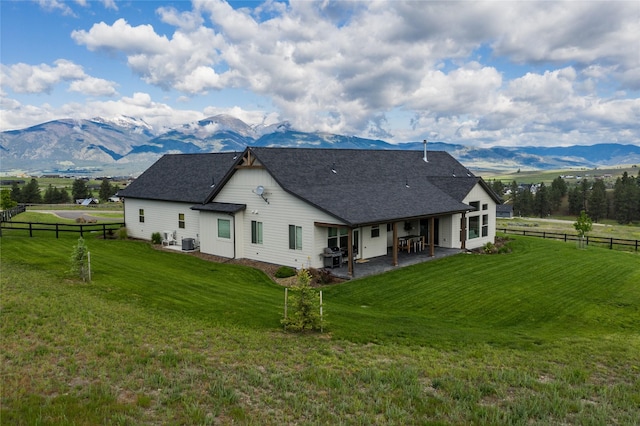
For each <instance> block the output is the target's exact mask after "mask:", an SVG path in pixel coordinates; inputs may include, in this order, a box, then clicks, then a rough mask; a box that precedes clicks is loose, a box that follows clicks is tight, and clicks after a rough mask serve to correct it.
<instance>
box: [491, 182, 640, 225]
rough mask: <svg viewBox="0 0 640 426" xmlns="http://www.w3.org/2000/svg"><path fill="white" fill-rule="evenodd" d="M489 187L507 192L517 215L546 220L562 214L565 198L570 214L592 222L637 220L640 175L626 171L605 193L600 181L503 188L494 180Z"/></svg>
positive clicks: (500, 192)
mask: <svg viewBox="0 0 640 426" xmlns="http://www.w3.org/2000/svg"><path fill="white" fill-rule="evenodd" d="M492 188H493V190H494V191H495V192H496V193H497V194H504V193H505V189H509V199H508V201H509V202H510V204H511V205H512V206H513V214H514V215H516V216H538V217H546V216H549V215H552V214H558V213H560V214H562V213H565V212H562V211H561V206H562V201H563V199H565V197H566V199H567V204H568V211H567V212H566V213H568V214H570V215H576V216H578V215H580V212H582V211H585V212H587V214H588V215H589V217H590V218H591V219H593V220H594V221H595V222H598V221H600V220H602V219H615V220H616V221H618V222H619V223H621V224H625V223H631V222H633V221H638V220H640V172H638V176H637V177H633V176H631V175H629V174H628V173H627V172H626V171H625V172H624V173H623V175H622V177H619V178H617V179H616V182H615V184H614V186H613V191H607V187H606V185H605V182H604V181H603V180H602V179H594V180H588V179H586V178H585V179H582V180H581V181H580V183H578V184H577V185H572V186H571V187H569V186H568V185H567V184H566V182H565V181H564V179H563V178H562V177H560V176H558V177H557V178H555V179H554V180H553V182H551V186H546V185H545V184H544V183H541V184H539V185H536V186H533V185H518V184H517V183H516V181H513V182H511V184H510V185H509V186H508V187H506V186H505V185H504V184H503V183H502V182H501V181H495V180H494V181H493V182H492Z"/></svg>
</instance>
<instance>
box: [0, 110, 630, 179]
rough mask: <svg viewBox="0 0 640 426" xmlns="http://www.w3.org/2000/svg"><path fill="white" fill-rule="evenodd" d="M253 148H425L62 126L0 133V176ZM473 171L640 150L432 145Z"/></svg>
mask: <svg viewBox="0 0 640 426" xmlns="http://www.w3.org/2000/svg"><path fill="white" fill-rule="evenodd" d="M247 146H273V147H307V148H342V149H412V150H422V149H423V143H422V142H406V143H400V144H391V143H389V142H385V141H382V140H374V139H365V138H359V137H354V136H342V135H336V134H330V133H322V132H300V131H297V130H295V129H293V128H292V126H291V125H290V124H289V123H288V122H282V123H277V124H273V125H269V126H265V125H257V126H250V125H248V124H246V123H245V122H243V121H242V120H239V119H237V118H234V117H231V116H228V115H216V116H213V117H209V118H206V119H204V120H200V121H198V122H194V123H186V124H184V125H182V126H179V127H175V128H171V129H162V130H160V131H158V130H155V129H153V128H152V126H150V125H149V124H147V123H146V122H144V121H143V120H140V119H137V118H134V117H125V116H122V117H118V118H116V119H110V120H107V119H103V118H94V119H91V120H72V119H62V120H55V121H50V122H46V123H42V124H38V125H35V126H32V127H29V128H26V129H21V130H10V131H4V132H1V133H0V160H1V161H0V173H2V174H12V173H15V172H23V173H28V174H48V173H53V174H69V175H78V174H89V175H119V176H123V175H131V174H133V175H137V174H139V173H141V172H142V171H144V170H145V169H146V168H147V167H149V166H150V165H151V164H152V163H153V162H155V161H156V160H157V159H158V158H159V157H160V156H162V155H163V154H167V153H201V152H221V151H242V150H244V149H245V147H247ZM428 149H429V150H430V151H432V150H433V151H447V152H449V153H450V154H451V155H452V156H453V157H455V158H456V159H457V160H458V161H460V162H461V163H463V164H464V165H466V166H467V167H469V168H470V169H472V170H476V171H482V170H502V171H508V170H516V169H525V170H531V169H540V170H548V169H568V168H595V167H604V166H614V165H619V164H635V163H640V146H638V145H623V144H615V143H602V144H597V145H591V146H583V145H575V146H568V147H531V146H527V147H488V148H480V147H474V146H467V145H461V144H448V143H442V142H429V143H428Z"/></svg>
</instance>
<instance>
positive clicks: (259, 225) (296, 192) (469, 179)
mask: <svg viewBox="0 0 640 426" xmlns="http://www.w3.org/2000/svg"><path fill="white" fill-rule="evenodd" d="M117 195H118V196H119V197H122V198H123V199H124V212H125V222H126V226H127V230H128V233H129V235H130V236H132V237H134V238H142V239H147V240H150V239H151V234H153V233H154V232H164V231H168V232H172V233H174V234H173V235H174V236H175V238H176V240H178V241H184V239H190V240H194V241H195V245H196V246H198V245H199V247H200V251H201V252H203V253H208V254H213V255H218V256H223V257H227V258H236V259H240V258H246V259H252V260H258V261H264V262H269V263H274V264H279V265H287V266H292V267H312V268H321V267H323V266H325V256H326V253H325V252H326V250H325V249H326V248H334V247H338V248H340V249H341V250H342V251H343V254H344V259H345V260H346V261H347V262H348V265H349V272H350V273H352V271H353V264H354V262H355V261H356V260H361V259H369V258H373V257H378V256H386V255H388V254H389V253H391V259H392V260H391V262H393V264H394V265H397V264H398V260H397V256H398V251H399V250H404V249H405V248H406V249H407V250H408V251H410V250H411V246H410V245H407V243H409V244H411V243H412V242H413V244H414V247H413V249H414V250H416V249H424V250H429V252H430V254H431V255H433V252H434V247H435V246H441V247H450V248H462V249H465V248H466V249H473V248H477V247H481V246H482V245H484V244H486V243H487V242H493V241H494V237H495V219H496V204H498V203H500V198H499V197H498V196H497V195H496V194H495V193H494V192H493V191H492V190H491V189H490V188H489V186H488V185H487V184H486V183H485V182H484V180H482V179H481V178H479V177H476V176H474V175H473V174H472V173H471V172H470V171H469V170H468V169H467V168H465V167H464V166H463V165H462V164H460V163H459V162H458V161H456V160H455V159H454V158H453V157H452V156H451V155H449V154H448V153H446V152H440V151H430V152H429V153H428V157H427V152H426V151H425V152H424V153H423V152H422V151H402V150H348V149H344V150H343V149H304V148H261V147H260V148H259V147H251V148H247V149H246V150H245V151H244V152H242V153H213V154H169V155H165V156H163V157H162V158H160V159H159V160H158V161H157V162H156V163H155V164H153V165H152V166H151V167H150V168H149V169H148V170H146V171H145V172H144V173H143V174H142V175H140V177H139V178H138V179H136V180H135V181H133V182H132V183H131V184H130V185H129V186H127V188H125V189H123V190H120V191H119V192H118V194H117ZM416 244H417V246H416Z"/></svg>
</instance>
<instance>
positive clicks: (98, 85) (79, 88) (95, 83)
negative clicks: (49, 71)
mask: <svg viewBox="0 0 640 426" xmlns="http://www.w3.org/2000/svg"><path fill="white" fill-rule="evenodd" d="M69 91H71V92H78V93H83V94H85V95H89V96H115V95H116V94H117V91H116V88H115V86H114V83H113V82H112V81H107V80H103V79H101V78H95V77H85V78H83V79H81V80H75V81H73V82H71V84H70V85H69Z"/></svg>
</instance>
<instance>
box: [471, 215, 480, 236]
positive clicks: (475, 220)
mask: <svg viewBox="0 0 640 426" xmlns="http://www.w3.org/2000/svg"><path fill="white" fill-rule="evenodd" d="M479 236H480V216H471V217H469V239H470V240H472V239H474V238H478V237H479Z"/></svg>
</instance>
